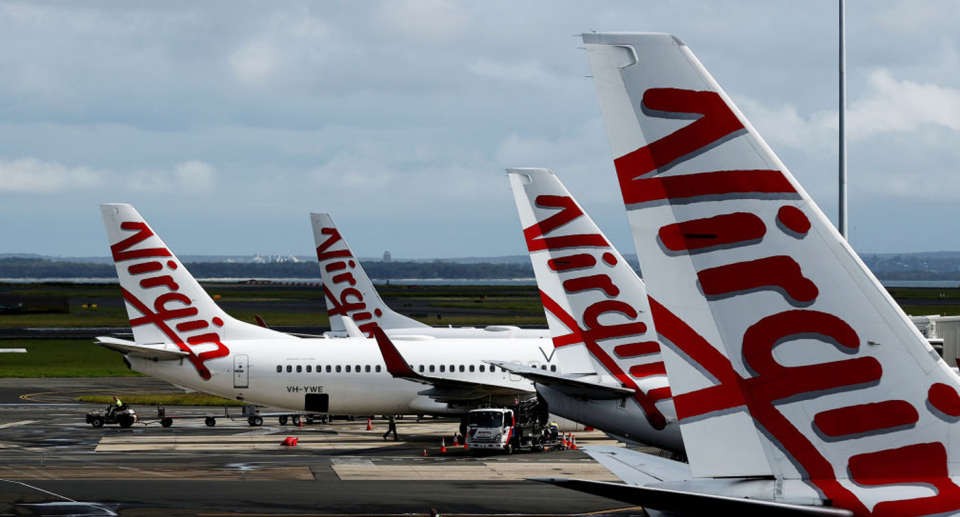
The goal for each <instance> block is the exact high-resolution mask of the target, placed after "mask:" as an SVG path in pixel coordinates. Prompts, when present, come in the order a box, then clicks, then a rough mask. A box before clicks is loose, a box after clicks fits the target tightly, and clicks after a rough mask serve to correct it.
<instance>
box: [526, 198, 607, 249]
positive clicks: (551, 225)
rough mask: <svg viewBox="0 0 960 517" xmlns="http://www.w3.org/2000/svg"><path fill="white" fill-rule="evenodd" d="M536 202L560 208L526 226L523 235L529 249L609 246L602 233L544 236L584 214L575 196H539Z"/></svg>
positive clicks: (540, 205)
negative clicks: (574, 198)
mask: <svg viewBox="0 0 960 517" xmlns="http://www.w3.org/2000/svg"><path fill="white" fill-rule="evenodd" d="M536 204H537V206H539V207H546V208H560V209H562V210H560V211H559V212H557V213H556V214H553V215H551V216H550V217H548V218H546V219H544V220H543V221H539V222H537V223H534V224H533V225H531V226H530V227H529V228H524V230H523V236H524V238H525V239H526V241H527V249H528V250H529V251H540V250H545V249H551V250H557V249H563V248H579V247H600V248H603V247H607V246H608V244H607V241H606V239H604V238H603V236H602V235H597V234H590V235H564V236H561V237H544V235H546V234H548V233H550V232H552V231H553V230H556V229H557V228H559V227H561V226H563V225H565V224H567V223H569V222H570V221H573V220H574V219H576V218H578V217H580V216H582V215H583V211H582V210H580V207H578V206H577V204H576V202H574V200H573V198H571V197H569V196H548V195H542V196H537V199H536Z"/></svg>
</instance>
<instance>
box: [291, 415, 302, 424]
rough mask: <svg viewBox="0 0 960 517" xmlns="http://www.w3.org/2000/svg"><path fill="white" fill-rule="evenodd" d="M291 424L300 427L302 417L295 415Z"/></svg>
mask: <svg viewBox="0 0 960 517" xmlns="http://www.w3.org/2000/svg"><path fill="white" fill-rule="evenodd" d="M291 423H293V425H297V426H298V425H300V415H293V418H292V419H291Z"/></svg>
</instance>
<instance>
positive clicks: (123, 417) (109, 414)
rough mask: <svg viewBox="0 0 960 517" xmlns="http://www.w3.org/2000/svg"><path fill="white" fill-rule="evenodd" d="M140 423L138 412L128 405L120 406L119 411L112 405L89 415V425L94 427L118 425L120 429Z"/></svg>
mask: <svg viewBox="0 0 960 517" xmlns="http://www.w3.org/2000/svg"><path fill="white" fill-rule="evenodd" d="M138 421H139V418H138V417H137V412H136V411H134V410H133V408H132V407H130V406H129V405H127V404H124V405H123V406H120V408H119V409H115V406H113V405H112V404H111V405H108V406H107V407H105V408H103V409H98V410H96V411H90V412H88V413H87V423H88V424H90V425H91V426H93V427H103V426H104V424H117V425H119V426H120V427H123V428H127V427H130V426H132V425H133V424H135V423H137V422H138Z"/></svg>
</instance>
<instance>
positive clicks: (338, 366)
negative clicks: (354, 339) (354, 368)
mask: <svg viewBox="0 0 960 517" xmlns="http://www.w3.org/2000/svg"><path fill="white" fill-rule="evenodd" d="M337 373H340V365H339V364H338V365H337Z"/></svg>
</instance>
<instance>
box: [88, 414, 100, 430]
mask: <svg viewBox="0 0 960 517" xmlns="http://www.w3.org/2000/svg"><path fill="white" fill-rule="evenodd" d="M90 425H92V426H93V427H94V428H98V427H103V418H102V417H99V416H95V417H93V419H92V420H90Z"/></svg>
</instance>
